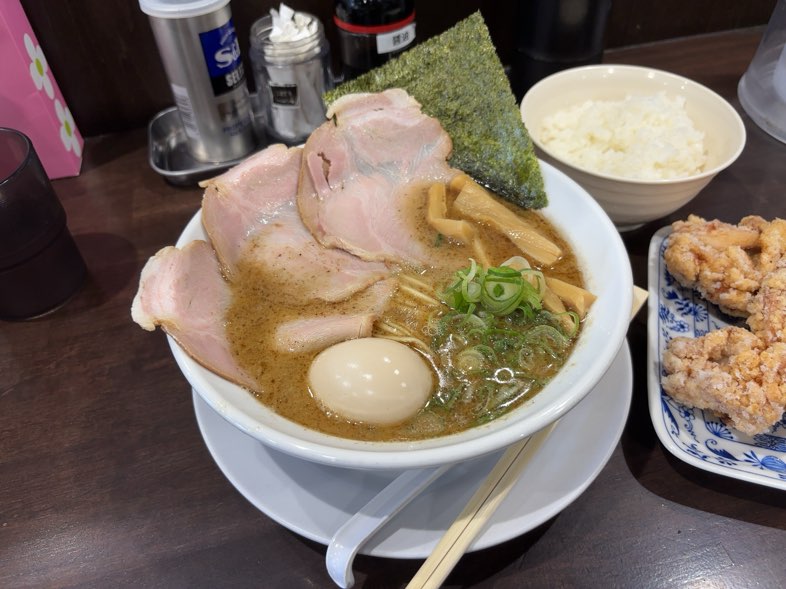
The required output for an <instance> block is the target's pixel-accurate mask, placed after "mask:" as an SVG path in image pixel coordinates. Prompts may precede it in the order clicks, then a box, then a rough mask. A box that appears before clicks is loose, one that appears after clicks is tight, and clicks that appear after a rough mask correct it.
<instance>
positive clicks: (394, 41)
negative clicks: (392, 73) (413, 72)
mask: <svg viewBox="0 0 786 589" xmlns="http://www.w3.org/2000/svg"><path fill="white" fill-rule="evenodd" d="M333 22H334V23H335V24H336V27H337V29H338V38H339V47H340V53H341V63H342V66H343V80H344V81H346V80H351V79H352V78H355V77H357V76H358V75H360V74H362V73H363V72H367V71H368V70H370V69H372V68H375V67H377V66H378V65H382V64H383V63H385V62H386V61H388V60H389V59H390V58H391V57H394V56H396V55H398V54H399V53H401V52H402V51H404V50H405V49H406V48H407V47H409V46H411V45H412V43H413V42H414V40H415V2H414V0H336V3H335V14H334V16H333Z"/></svg>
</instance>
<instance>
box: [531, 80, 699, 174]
mask: <svg viewBox="0 0 786 589" xmlns="http://www.w3.org/2000/svg"><path fill="white" fill-rule="evenodd" d="M540 140H541V142H542V143H543V145H544V146H545V147H547V148H548V149H549V151H550V152H552V153H553V154H554V155H556V156H558V157H560V158H561V159H564V160H565V161H567V162H569V163H571V164H573V165H575V166H578V167H581V168H584V169H587V170H591V171H595V172H600V173H603V174H610V175H615V176H622V177H625V178H633V179H639V180H662V179H667V178H684V177H686V176H691V175H693V174H696V173H699V172H701V171H702V169H703V167H704V165H705V163H706V160H707V156H706V152H705V149H704V133H702V132H701V131H698V130H697V129H696V128H695V127H694V125H693V121H691V119H690V117H688V114H687V112H686V111H685V99H684V98H681V97H676V98H669V97H667V96H666V94H665V93H664V92H660V93H658V94H655V95H653V96H628V97H626V98H625V99H624V100H618V101H591V100H590V101H587V102H585V103H583V104H578V105H576V106H573V107H570V108H567V109H564V110H560V111H558V112H556V113H555V114H553V115H551V116H548V117H545V118H544V120H543V127H542V129H541V132H540Z"/></svg>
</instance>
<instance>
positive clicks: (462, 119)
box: [324, 12, 547, 209]
mask: <svg viewBox="0 0 786 589" xmlns="http://www.w3.org/2000/svg"><path fill="white" fill-rule="evenodd" d="M387 88H403V89H404V90H406V91H407V92H408V93H409V94H410V95H411V96H413V97H414V98H415V99H416V100H417V101H418V102H420V104H421V107H422V110H423V112H425V113H426V114H428V115H430V116H433V117H435V118H437V119H439V121H440V122H441V123H442V126H443V127H444V129H445V130H446V131H447V132H448V134H449V135H450V137H451V139H452V140H453V153H452V155H451V157H450V164H451V165H452V166H453V167H455V168H458V169H460V170H463V171H465V172H466V173H468V174H469V175H470V176H472V177H473V178H474V179H475V180H476V181H478V182H479V183H481V184H484V185H485V186H487V187H488V188H489V189H490V190H492V191H493V192H495V193H497V194H499V195H500V196H502V197H504V198H506V199H508V200H510V201H512V202H514V203H516V204H518V205H520V206H523V207H527V208H532V209H538V208H541V207H543V206H545V205H546V204H547V198H546V193H545V190H544V188H543V176H542V175H541V170H540V164H539V163H538V159H537V156H536V155H535V151H534V147H533V145H532V140H531V139H530V137H529V133H528V132H527V129H526V128H525V127H524V123H523V122H522V120H521V113H520V112H519V108H518V105H517V104H516V98H515V96H514V95H513V92H512V91H511V89H510V83H509V82H508V78H507V76H506V75H505V71H504V69H503V67H502V63H501V62H500V60H499V57H498V56H497V52H496V49H495V48H494V45H493V43H492V42H491V36H490V35H489V31H488V28H487V27H486V23H485V22H484V21H483V17H482V16H481V14H480V12H475V13H474V14H472V15H470V16H469V17H467V18H466V19H464V20H462V21H460V22H458V23H457V24H456V25H455V26H454V27H452V28H451V29H448V30H447V31H445V32H444V33H442V34H441V35H438V36H436V37H432V38H430V39H427V40H425V41H423V42H422V43H420V44H419V45H416V46H415V47H413V48H412V49H410V50H408V51H405V52H404V53H402V54H401V55H399V56H398V57H396V58H394V59H391V60H390V61H389V62H387V63H385V64H383V65H381V66H379V67H377V68H375V69H373V70H371V71H369V72H366V73H365V74H362V75H361V76H359V77H357V78H355V79H354V80H350V81H348V82H345V83H343V84H341V85H339V86H337V87H336V88H334V89H333V90H330V91H328V92H326V93H325V95H324V99H325V103H326V104H328V105H330V104H331V103H332V102H333V101H335V100H336V99H337V98H339V97H341V96H343V95H345V94H350V93H354V92H380V91H382V90H385V89H387Z"/></svg>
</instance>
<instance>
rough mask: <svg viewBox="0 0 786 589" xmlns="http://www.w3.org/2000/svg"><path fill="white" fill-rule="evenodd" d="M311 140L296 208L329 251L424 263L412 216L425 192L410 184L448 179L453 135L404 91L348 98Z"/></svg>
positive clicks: (424, 250) (423, 250)
mask: <svg viewBox="0 0 786 589" xmlns="http://www.w3.org/2000/svg"><path fill="white" fill-rule="evenodd" d="M328 118H329V119H330V120H329V121H328V122H326V123H324V124H323V125H321V126H320V127H318V128H317V129H316V130H315V131H314V132H313V133H312V134H311V137H309V139H308V141H307V142H306V144H305V147H304V152H303V166H302V172H301V176H300V185H299V188H298V195H297V205H298V209H299V210H300V215H301V217H302V218H303V222H304V223H305V224H306V226H307V227H308V229H309V230H310V231H311V233H312V234H313V235H314V237H316V239H317V240H318V241H319V242H320V243H322V244H323V245H325V246H326V247H338V248H342V249H345V250H347V251H348V252H351V253H353V254H355V255H357V256H359V257H361V258H363V259H365V260H373V261H386V262H396V263H400V262H404V263H409V264H414V265H419V264H423V263H425V262H426V260H427V259H428V254H427V250H428V245H427V244H423V243H420V242H419V241H417V240H416V239H415V238H414V237H413V235H414V231H413V228H412V227H411V226H410V223H411V221H409V220H408V218H407V211H408V210H411V207H413V206H418V205H419V204H421V203H418V202H416V199H418V198H420V199H421V200H422V199H423V198H425V195H419V194H417V193H413V191H412V190H411V189H410V190H407V185H411V184H413V183H423V182H435V181H442V182H445V181H448V180H449V179H450V178H451V177H453V176H454V175H455V174H456V173H457V172H456V170H454V169H452V168H450V166H448V164H447V158H448V156H449V155H450V152H451V149H452V143H451V140H450V137H449V136H448V134H447V133H446V132H445V130H444V129H443V128H442V126H441V125H440V123H439V121H437V120H436V119H434V118H432V117H429V116H427V115H425V114H423V113H422V112H421V110H420V104H419V103H418V102H417V101H416V100H415V99H414V98H412V97H411V96H410V95H409V94H407V93H406V92H405V91H403V90H400V89H391V90H386V91H384V92H381V93H377V94H350V95H347V96H344V97H342V98H340V99H338V100H337V101H336V102H335V103H333V105H332V106H331V109H330V111H329V112H328Z"/></svg>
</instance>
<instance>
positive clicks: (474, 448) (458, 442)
mask: <svg viewBox="0 0 786 589" xmlns="http://www.w3.org/2000/svg"><path fill="white" fill-rule="evenodd" d="M542 170H543V176H544V182H545V187H546V191H547V194H548V196H549V204H548V206H547V207H545V208H544V209H542V213H543V215H544V216H545V217H546V218H547V219H548V220H549V221H550V222H551V223H552V224H553V225H554V226H555V227H556V229H557V230H558V231H559V232H560V233H561V235H562V236H563V237H564V238H565V240H566V241H567V242H568V245H569V246H570V248H571V249H572V250H573V252H574V253H575V255H576V258H577V261H578V264H579V266H580V268H581V269H582V273H583V278H584V283H585V286H586V288H587V289H588V290H590V291H591V292H592V293H593V294H595V295H596V296H597V299H596V300H595V302H594V303H593V305H592V307H591V308H590V311H589V312H588V314H587V316H586V318H585V320H584V323H583V328H582V332H581V333H580V335H579V337H578V340H577V342H576V345H575V347H574V349H573V351H572V353H571V356H570V357H569V359H568V361H567V363H566V364H565V366H564V367H563V368H562V369H561V371H560V372H559V373H557V375H556V376H555V377H554V378H553V379H552V380H551V381H550V382H549V384H547V385H546V387H545V388H544V389H543V390H541V391H540V392H539V393H537V394H536V395H535V396H534V397H532V398H531V399H529V400H527V401H525V402H524V403H523V404H522V405H520V406H518V407H517V408H515V409H513V410H511V411H510V412H509V413H507V414H505V415H503V416H501V417H498V418H497V419H495V420H493V421H490V422H488V423H485V424H483V425H479V426H477V427H474V428H471V429H467V430H464V431H462V432H459V433H455V434H452V435H446V436H442V437H435V438H431V439H424V440H419V441H407V442H367V441H357V440H351V439H345V438H340V437H336V436H332V435H327V434H324V433H321V432H319V431H316V430H313V429H309V428H307V427H304V426H302V425H300V424H297V423H295V422H292V421H290V420H288V419H285V418H284V417H282V416H280V415H278V414H276V413H275V412H273V411H272V410H271V409H269V408H268V407H266V406H265V405H263V404H262V403H260V402H259V401H258V400H257V399H256V398H255V397H254V396H253V395H252V394H251V393H249V392H248V391H247V390H245V389H243V388H241V387H239V386H237V385H234V384H232V383H230V382H228V381H226V380H224V379H223V378H221V377H220V376H218V375H216V374H214V373H212V372H210V371H209V370H207V369H205V368H203V367H202V366H201V365H199V364H198V363H197V362H196V361H194V360H193V359H192V358H191V357H190V356H188V354H186V353H185V352H184V351H183V350H182V349H181V348H180V346H178V344H177V343H176V342H175V341H174V340H173V339H171V338H170V341H169V343H170V346H171V349H172V353H173V354H174V357H175V359H176V361H177V363H178V365H179V367H180V369H181V370H182V372H183V374H184V376H185V378H186V379H187V380H188V382H189V383H190V384H191V386H192V387H193V389H194V390H195V391H196V392H197V393H198V394H199V395H200V396H201V397H202V398H203V399H204V400H205V401H206V402H207V403H208V404H209V405H210V406H211V407H212V408H213V409H214V410H215V411H217V412H218V413H219V414H220V415H222V416H223V417H224V418H225V419H226V420H227V421H229V422H230V423H232V424H233V425H234V426H235V427H237V428H238V429H240V430H242V431H243V432H245V433H246V434H248V435H249V436H252V437H254V438H256V439H257V440H259V441H260V442H261V443H263V444H266V445H267V446H269V447H272V448H274V449H276V450H279V451H281V452H284V453H286V454H289V455H291V456H296V457H299V458H302V459H305V460H309V461H313V462H317V463H322V464H328V465H334V466H340V467H346V468H354V469H373V470H402V469H408V468H420V467H428V466H436V465H441V464H449V463H455V462H460V461H463V460H468V459H470V458H474V457H477V456H481V455H485V454H489V453H491V452H495V451H497V450H500V449H502V448H504V447H506V446H508V445H510V444H512V443H515V442H517V441H519V440H521V439H523V438H525V437H527V436H529V435H531V434H533V433H535V432H537V431H539V430H541V429H542V428H544V427H546V426H547V425H549V424H550V423H552V422H554V421H555V420H557V419H559V418H560V417H561V416H562V415H564V414H565V413H566V412H568V411H570V409H571V408H572V407H574V406H575V405H576V404H577V403H578V402H579V401H581V400H582V399H583V398H584V397H585V396H586V395H587V393H589V392H590V391H591V390H592V389H593V387H594V386H595V385H596V383H597V382H598V381H599V380H600V378H601V377H602V376H603V374H604V373H605V372H606V369H607V368H608V367H609V366H610V364H611V363H612V361H613V360H614V358H615V356H616V355H617V352H618V350H619V349H620V347H621V345H622V343H623V341H624V339H625V334H626V332H627V327H628V321H629V312H630V309H631V305H632V287H633V279H632V274H631V269H630V263H629V260H628V256H627V253H626V251H625V247H624V246H623V243H622V240H621V238H620V235H619V233H618V232H617V230H616V228H615V227H614V224H613V223H612V222H611V220H610V219H609V217H608V216H607V215H606V214H605V213H604V211H603V210H602V209H601V207H600V206H599V205H598V204H597V203H596V202H595V200H593V198H592V197H591V196H590V195H589V194H587V192H586V191H585V190H583V189H582V188H581V187H580V186H578V185H577V184H576V183H575V182H573V181H572V180H571V179H570V178H568V177H567V176H565V175H564V174H562V173H561V172H559V171H558V170H556V169H555V168H554V167H552V166H550V165H549V164H546V163H543V164H542ZM205 238H206V236H205V234H204V232H203V229H202V225H201V217H200V214H199V213H197V214H196V215H195V216H194V218H192V219H191V221H190V222H189V224H188V225H187V227H186V228H185V230H184V231H183V233H182V235H181V237H180V239H179V240H178V243H177V245H178V247H182V246H184V245H185V244H186V243H188V242H190V241H192V240H194V239H205Z"/></svg>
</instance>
